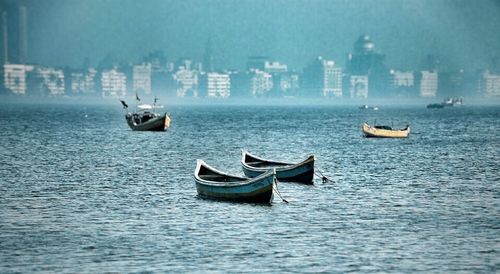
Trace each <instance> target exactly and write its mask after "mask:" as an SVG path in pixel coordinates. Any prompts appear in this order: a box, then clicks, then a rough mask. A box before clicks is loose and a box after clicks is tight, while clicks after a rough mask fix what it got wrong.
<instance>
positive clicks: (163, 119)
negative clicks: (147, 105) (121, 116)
mask: <svg viewBox="0 0 500 274" xmlns="http://www.w3.org/2000/svg"><path fill="white" fill-rule="evenodd" d="M125 119H126V120H127V124H128V126H129V127H130V128H131V129H132V130H137V131H165V130H166V129H167V128H169V127H170V117H169V116H168V115H167V114H166V113H165V114H163V115H161V116H158V117H155V118H151V119H149V120H148V121H146V122H143V123H137V122H136V121H134V119H133V116H132V114H130V113H128V114H127V115H125Z"/></svg>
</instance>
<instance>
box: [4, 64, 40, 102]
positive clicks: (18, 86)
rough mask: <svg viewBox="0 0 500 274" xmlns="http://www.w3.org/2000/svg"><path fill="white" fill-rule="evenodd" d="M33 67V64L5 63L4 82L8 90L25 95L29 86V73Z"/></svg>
mask: <svg viewBox="0 0 500 274" xmlns="http://www.w3.org/2000/svg"><path fill="white" fill-rule="evenodd" d="M33 69H34V67H33V66H29V65H24V64H4V65H3V74H4V75H3V76H4V77H3V78H4V83H3V84H4V87H5V89H6V90H7V92H8V93H11V94H16V95H25V94H26V90H27V86H28V84H27V82H28V80H27V78H28V73H30V72H32V71H33Z"/></svg>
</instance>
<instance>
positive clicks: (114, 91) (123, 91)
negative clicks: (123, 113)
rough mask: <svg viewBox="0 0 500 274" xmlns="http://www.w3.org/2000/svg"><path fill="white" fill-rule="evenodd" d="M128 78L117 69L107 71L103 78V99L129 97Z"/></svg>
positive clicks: (104, 72) (103, 73)
mask: <svg viewBox="0 0 500 274" xmlns="http://www.w3.org/2000/svg"><path fill="white" fill-rule="evenodd" d="M126 84H127V76H126V75H125V73H123V72H119V71H117V70H116V69H111V70H105V71H103V72H102V76H101V86H102V96H103V97H108V96H111V97H124V96H126V95H127V85H126Z"/></svg>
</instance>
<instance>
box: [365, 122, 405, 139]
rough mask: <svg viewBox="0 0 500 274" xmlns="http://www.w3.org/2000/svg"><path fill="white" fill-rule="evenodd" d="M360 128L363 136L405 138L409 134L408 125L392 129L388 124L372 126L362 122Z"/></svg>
mask: <svg viewBox="0 0 500 274" xmlns="http://www.w3.org/2000/svg"><path fill="white" fill-rule="evenodd" d="M362 130H363V134H364V136H365V137H378V138H406V137H408V135H409V134H410V126H409V125H407V126H406V127H405V128H403V129H393V128H392V127H390V126H378V125H374V126H372V125H369V124H368V123H363V127H362Z"/></svg>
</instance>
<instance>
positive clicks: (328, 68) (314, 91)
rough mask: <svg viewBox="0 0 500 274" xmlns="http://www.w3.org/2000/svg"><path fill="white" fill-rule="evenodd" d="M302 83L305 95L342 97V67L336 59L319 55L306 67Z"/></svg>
mask: <svg viewBox="0 0 500 274" xmlns="http://www.w3.org/2000/svg"><path fill="white" fill-rule="evenodd" d="M302 84H303V85H302V89H303V90H304V92H305V94H304V95H305V96H308V97H317V96H327V97H341V96H342V69H341V68H340V67H338V66H336V64H335V62H334V61H331V60H325V59H323V57H321V56H318V57H317V58H316V59H315V60H313V62H311V63H310V64H309V65H308V66H307V67H306V68H305V69H304V73H303V77H302Z"/></svg>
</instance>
